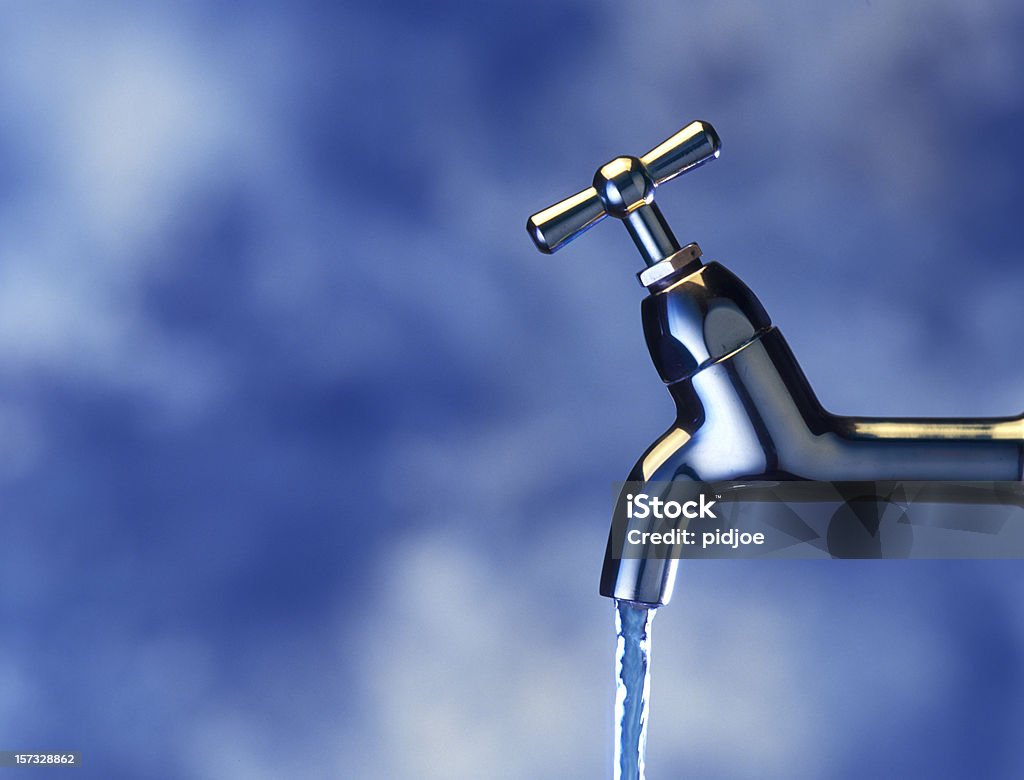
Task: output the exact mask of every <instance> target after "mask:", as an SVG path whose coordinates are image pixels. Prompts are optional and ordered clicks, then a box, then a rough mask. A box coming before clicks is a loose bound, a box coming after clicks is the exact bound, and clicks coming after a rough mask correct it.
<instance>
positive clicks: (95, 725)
mask: <svg viewBox="0 0 1024 780" xmlns="http://www.w3.org/2000/svg"><path fill="white" fill-rule="evenodd" d="M1022 33H1024V11H1022V9H1021V7H1020V5H1019V4H1016V3H1011V2H996V3H991V2H973V3H956V2H952V1H951V0H938V1H937V2H928V3H925V2H900V3H895V2H881V1H880V0H861V1H859V2H838V3H807V2H804V3H798V4H797V3H791V4H788V5H787V6H786V8H774V7H772V6H770V5H768V4H764V3H757V2H711V1H710V0H701V1H699V2H689V3H685V4H681V3H672V2H666V1H665V0H645V2H643V3H633V4H623V3H614V4H613V3H603V2H583V1H582V0H572V1H569V2H566V1H564V0H545V2H540V1H539V0H520V2H515V3H511V2H503V0H495V1H494V2H490V3H487V4H483V5H480V6H469V5H466V4H464V3H452V2H443V1H442V2H433V3H428V4H419V3H404V2H388V1H386V0H385V2H378V3H373V4H363V5H361V6H360V5H356V4H346V5H339V4H335V3H326V2H321V3H316V2H292V3H271V2H262V3H261V2H255V3H250V4H247V5H246V6H245V7H242V6H241V5H239V4H235V3H226V2H206V3H194V2H179V3H175V4H167V5H163V6H161V5H157V4H140V3H112V2H92V3H88V4H76V3H62V2H53V3H27V2H12V3H5V4H3V5H2V6H0V174H2V175H0V433H2V435H0V495H2V498H3V513H2V519H0V532H2V537H0V538H2V542H3V543H2V544H0V631H2V633H0V749H2V750H36V749H54V750H79V751H81V752H82V753H83V754H84V757H85V762H86V764H85V766H84V767H83V768H82V769H81V770H79V771H78V772H77V775H80V776H82V777H182V778H193V777H194V778H246V779H247V780H251V779H253V778H255V779H259V778H280V777H301V778H319V777H324V778H326V777H332V778H333V777H340V778H371V777H374V778H384V777H388V778H417V779H418V778H526V777H530V778H566V779H570V780H571V779H572V778H593V777H601V776H606V775H607V774H608V773H609V767H610V756H611V743H610V737H611V704H612V689H611V686H612V658H611V653H612V650H613V647H614V641H613V632H612V609H611V605H610V603H609V602H607V601H606V600H604V599H601V598H600V597H599V596H598V595H597V578H598V573H599V568H600V563H601V557H602V554H603V551H604V542H605V536H606V534H607V528H608V516H609V508H610V492H609V486H610V485H611V483H612V482H613V481H614V480H618V479H622V478H623V477H624V476H625V474H626V473H627V471H628V470H629V468H630V466H631V465H632V462H633V460H634V459H635V458H636V457H637V456H638V455H639V454H640V452H641V451H642V450H643V448H644V447H645V446H646V445H647V444H648V443H649V442H650V441H651V440H652V439H653V438H654V437H655V436H656V435H657V434H658V433H660V432H661V431H662V430H663V429H664V428H665V427H666V426H667V425H668V423H669V422H670V421H671V416H672V406H671V403H670V401H669V398H668V395H667V393H665V391H664V389H663V388H662V387H661V385H660V383H659V381H658V379H657V376H656V374H655V372H654V370H653V368H652V367H651V366H650V363H649V358H648V356H647V354H646V349H645V347H644V344H643V340H642V334H641V332H640V323H639V316H638V314H639V312H638V305H639V301H640V299H641V297H642V295H641V293H642V290H641V289H640V288H639V287H638V286H637V285H636V281H635V279H634V278H633V274H634V273H635V272H636V271H637V270H638V265H639V258H638V257H637V255H636V254H635V252H634V251H633V249H632V247H631V245H630V242H629V239H628V237H627V235H626V233H625V231H624V230H622V229H620V228H618V227H617V226H615V225H601V226H600V227H599V228H596V229H595V230H594V231H592V232H591V233H590V234H588V235H587V236H586V237H585V238H584V239H581V240H580V241H579V242H577V243H576V244H573V245H572V246H571V247H569V248H567V249H565V250H564V251H563V252H561V253H559V255H557V256H555V257H545V256H542V255H540V254H538V253H536V252H535V251H534V250H533V248H532V246H531V243H530V241H529V239H528V237H527V235H526V233H525V231H524V229H523V225H524V222H525V219H526V217H527V215H529V214H530V213H532V212H533V211H536V210H537V209H539V208H541V207H543V206H545V205H547V204H548V203H550V202H551V201H553V200H556V199H558V198H561V197H563V196H565V195H568V194H570V193H571V192H574V191H576V190H577V189H579V188H581V187H582V186H584V185H585V184H587V183H588V182H589V180H590V178H591V176H592V175H593V171H594V169H595V168H596V167H597V166H598V165H599V164H601V163H603V162H604V161H606V160H608V159H610V158H612V157H615V156H618V155H620V154H629V153H631V154H637V153H642V152H643V151H645V150H646V149H648V148H650V147H651V146H653V145H654V144H655V143H657V142H658V141H660V140H662V139H663V138H665V137H667V136H668V135H670V134H671V133H672V132H674V131H675V130H677V129H678V128H679V127H681V126H682V125H684V124H685V123H687V122H688V121H690V120H691V119H693V118H703V119H707V120H710V121H712V122H713V123H714V124H715V126H716V128H717V129H718V131H719V133H720V134H721V136H722V138H723V153H722V157H721V159H720V160H718V161H717V162H715V163H714V164H713V165H709V166H707V167H705V168H703V169H702V170H700V171H699V172H697V173H695V174H694V175H692V176H688V177H686V178H684V179H682V180H680V181H678V182H675V183H673V184H671V185H670V186H667V187H664V188H663V189H661V190H659V200H660V202H661V204H662V209H663V211H664V212H665V214H666V215H667V217H668V219H669V221H670V223H671V224H672V225H673V227H674V229H675V231H676V233H677V235H678V236H679V238H680V239H682V240H699V241H700V243H701V246H702V247H703V249H704V252H705V255H706V256H707V257H709V258H712V259H719V260H721V261H722V262H723V263H725V264H726V265H727V266H728V267H730V268H731V269H732V270H733V271H735V272H736V273H737V274H739V275H740V276H741V277H742V278H743V279H744V280H745V281H746V282H747V283H748V284H749V285H750V286H751V288H752V289H754V291H755V292H756V293H757V294H758V296H759V297H760V298H761V300H762V301H763V302H764V304H765V306H766V307H767V308H768V310H769V312H770V313H771V314H772V316H773V319H774V320H775V322H776V323H777V324H778V325H780V326H781V328H782V329H783V331H784V333H785V334H786V336H787V338H788V340H789V341H790V344H791V346H792V347H793V350H794V352H795V353H796V355H797V356H798V358H799V359H800V360H801V363H802V365H803V366H804V369H805V371H806V372H807V374H808V376H809V378H810V380H811V382H812V384H813V386H814V387H815V389H816V390H817V391H818V393H819V396H820V398H821V400H822V401H823V402H824V404H825V405H826V406H827V407H829V408H830V409H832V410H833V411H836V412H840V413H853V414H878V415H882V414H884V415H1001V414H1011V413H1018V412H1020V411H1021V408H1022V406H1024V402H1022V401H1024V362H1022V360H1021V347H1020V344H1021V334H1022V332H1024V307H1022V306H1021V303H1020V302H1021V298H1022V291H1024V264H1022V263H1021V260H1022V257H1021V251H1020V248H1019V247H1020V243H1021V238H1022V234H1024V223H1022V221H1021V219H1020V205H1021V203H1022V195H1024V170H1022V161H1024V156H1022V152H1021V146H1020V140H1019V139H1020V138H1021V137H1024V83H1022V79H1021V74H1022V73H1024V49H1022V47H1021V46H1020V40H1021V36H1022ZM1022 583H1024V568H1022V566H1021V565H1020V564H1017V563H1014V562H1009V563H1006V562H1004V563H998V564H997V563H994V562H993V563H985V562H981V563H978V562H975V563H968V562H952V563H928V562H920V561H915V562H858V563H854V562H843V563H838V562H836V563H832V562H822V563H814V564H812V563H805V562H795V561H794V562H774V563H768V562H746V563H741V562H733V561H712V562H693V563H691V564H689V565H688V567H687V570H685V571H684V572H683V573H682V576H681V580H680V583H679V586H678V587H677V589H676V598H675V600H674V602H673V603H672V605H671V606H669V607H668V608H666V609H664V610H662V611H661V613H660V614H659V615H658V616H657V619H656V621H655V625H654V689H653V712H652V725H651V732H650V756H649V773H650V775H651V777H654V778H659V777H660V778H666V777H680V776H683V775H686V776H691V777H707V778H718V777H722V778H740V777H751V778H767V777H785V778H801V777H825V776H829V777H850V778H854V777H864V776H902V777H914V776H920V777H936V776H972V777H1019V776H1020V775H1021V773H1022V771H1024V748H1022V747H1021V744H1020V740H1019V735H1020V733H1021V731H1022V728H1024V704H1022V702H1024V695H1022V694H1024V668H1022V665H1021V661H1020V659H1021V657H1022V651H1024V608H1022V606H1021V603H1022V602H1021V598H1020V593H1021V588H1022Z"/></svg>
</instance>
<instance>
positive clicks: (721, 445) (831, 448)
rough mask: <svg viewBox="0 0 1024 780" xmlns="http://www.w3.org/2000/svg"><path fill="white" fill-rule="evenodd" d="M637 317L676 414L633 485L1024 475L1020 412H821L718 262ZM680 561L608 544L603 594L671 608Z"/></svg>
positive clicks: (759, 313)
mask: <svg viewBox="0 0 1024 780" xmlns="http://www.w3.org/2000/svg"><path fill="white" fill-rule="evenodd" d="M641 311H642V317H643V323H644V334H645V336H646V338H647V346H648V349H649V350H650V353H651V357H652V359H653V360H654V363H655V366H656V367H657V368H658V373H659V374H660V375H661V378H662V380H663V381H665V383H666V384H667V385H668V390H669V393H671V395H672V397H673V399H674V400H675V403H676V410H677V416H676V420H675V423H674V424H673V425H672V426H671V427H670V428H669V429H668V430H667V431H666V432H665V433H664V434H663V435H662V436H661V437H659V438H658V440H657V441H655V442H654V443H653V444H652V445H651V446H650V447H648V448H647V450H646V451H645V452H644V454H643V455H642V456H641V457H640V458H639V460H637V462H636V465H635V466H634V467H633V470H632V471H631V472H630V474H629V476H628V477H627V480H629V481H631V482H668V481H678V480H687V481H706V482H713V481H726V480H820V481H838V480H844V481H853V480H863V481H881V480H964V481H967V480H974V481H989V480H1006V481H1012V480H1020V479H1021V477H1022V468H1024V465H1022V464H1024V415H1022V416H1020V417H1003V418H991V419H924V418H907V419H891V420H886V419H876V418H857V417H842V416H838V415H834V414H831V413H829V412H828V411H826V410H825V409H824V408H823V407H822V405H821V404H820V403H819V401H818V399H817V398H816V397H815V395H814V391H813V390H812V389H811V387H810V385H809V383H808V382H807V379H806V377H805V376H804V373H803V371H802V370H801V369H800V366H799V364H798V363H797V361H796V358H794V357H793V354H792V352H791V351H790V349H789V346H788V345H787V344H786V341H785V339H784V338H783V337H782V334H781V333H780V332H779V330H778V329H777V328H776V327H774V326H773V325H772V324H771V322H770V320H769V319H768V315H767V314H766V313H765V311H764V308H763V307H762V306H761V304H760V303H759V302H758V301H757V299H756V298H755V297H754V295H753V294H752V293H751V292H750V290H749V289H747V287H746V286H745V285H744V284H743V283H742V282H740V280H739V279H737V278H736V277H735V276H733V275H732V274H731V273H730V272H729V271H727V270H726V269H725V268H724V267H722V266H721V265H719V264H718V263H709V264H708V265H706V266H704V267H702V268H700V269H699V270H697V271H696V272H694V273H692V274H690V275H689V276H686V277H685V278H683V279H680V280H678V281H677V282H675V283H674V284H672V285H671V286H669V287H668V288H666V289H664V290H663V291H661V292H656V293H654V294H652V295H650V296H648V297H647V298H646V299H645V300H644V302H643V304H642V307H641ZM678 563H679V562H678V561H677V560H657V559H654V558H647V559H633V560H629V559H616V558H614V557H613V556H612V555H611V545H610V544H609V548H608V551H607V552H606V554H605V561H604V567H603V571H602V574H601V593H602V595H605V596H610V597H613V598H617V599H626V600H629V601H634V602H638V603H642V604H649V605H659V604H666V603H668V601H669V599H670V598H671V596H672V589H673V586H674V582H675V577H676V571H677V567H678Z"/></svg>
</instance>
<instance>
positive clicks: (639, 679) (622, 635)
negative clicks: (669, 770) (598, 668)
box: [615, 601, 654, 780]
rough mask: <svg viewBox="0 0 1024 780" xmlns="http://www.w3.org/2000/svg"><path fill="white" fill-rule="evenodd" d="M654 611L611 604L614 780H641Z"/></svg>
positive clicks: (629, 603)
mask: <svg viewBox="0 0 1024 780" xmlns="http://www.w3.org/2000/svg"><path fill="white" fill-rule="evenodd" d="M653 620H654V610H653V609H647V607H643V606H641V605H639V604H633V603H631V602H628V601H616V602H615V633H616V635H617V638H616V646H615V780H643V779H644V760H645V754H646V752H647V715H648V707H649V704H650V697H651V669H650V661H651V621H653Z"/></svg>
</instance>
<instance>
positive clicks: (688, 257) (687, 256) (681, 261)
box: [636, 243, 702, 292]
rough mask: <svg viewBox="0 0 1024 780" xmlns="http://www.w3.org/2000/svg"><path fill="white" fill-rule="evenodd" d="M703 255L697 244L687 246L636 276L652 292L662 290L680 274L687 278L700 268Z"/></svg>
mask: <svg viewBox="0 0 1024 780" xmlns="http://www.w3.org/2000/svg"><path fill="white" fill-rule="evenodd" d="M701 254H702V253H701V251H700V247H699V246H697V244H695V243H690V244H687V245H686V246H684V247H683V248H682V249H680V250H679V251H678V252H676V253H675V254H674V255H669V256H668V257H666V258H665V259H664V260H662V261H661V262H658V263H655V264H654V265H652V266H651V267H649V268H645V269H644V270H642V271H641V272H640V273H638V274H637V275H636V278H637V279H639V280H640V284H642V285H643V286H644V287H646V288H647V289H648V290H650V291H651V292H656V291H658V290H662V289H664V288H665V287H667V286H668V285H669V284H671V282H672V280H673V279H675V278H676V277H677V276H678V275H680V274H679V273H678V272H682V274H681V275H683V276H685V275H686V274H688V273H690V272H691V271H694V270H696V269H697V268H700V258H701Z"/></svg>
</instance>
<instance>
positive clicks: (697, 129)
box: [526, 122, 721, 265]
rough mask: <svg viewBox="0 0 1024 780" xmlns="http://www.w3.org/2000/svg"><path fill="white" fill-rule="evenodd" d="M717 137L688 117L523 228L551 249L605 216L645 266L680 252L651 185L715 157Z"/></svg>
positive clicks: (542, 248) (542, 246)
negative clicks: (617, 223)
mask: <svg viewBox="0 0 1024 780" xmlns="http://www.w3.org/2000/svg"><path fill="white" fill-rule="evenodd" d="M720 148H721V141H720V140H719V138H718V133H716V132H715V129H714V128H713V127H712V126H711V125H710V124H708V123H707V122H691V123H690V124H688V125H687V126H686V127H684V128H683V129H682V130H680V131H679V132H678V133H676V134H675V135H673V136H672V137H671V138H669V139H668V140H666V141H664V142H662V143H660V144H658V146H656V147H655V148H653V149H652V150H651V151H649V152H647V154H645V155H643V156H642V157H640V158H636V157H618V158H616V159H614V160H612V161H611V162H609V163H607V164H605V165H602V166H601V167H600V168H599V169H598V171H597V173H596V174H594V182H593V186H591V187H588V188H587V189H585V190H582V191H581V192H577V193H576V194H575V195H572V196H570V197H568V198H566V199H565V200H562V201H559V202H558V203H555V204H554V205H552V206H549V207H548V208H546V209H544V210H543V211H539V212H537V213H536V214H534V215H533V216H532V217H530V218H529V220H527V223H526V229H527V231H528V232H529V233H530V236H531V237H532V238H533V241H534V243H535V244H536V245H537V248H538V249H540V251H542V252H545V253H549V254H550V253H551V252H554V251H555V250H557V249H559V248H560V247H562V246H563V245H565V244H566V243H568V242H569V241H571V240H572V239H574V238H576V237H577V236H579V235H580V234H581V233H583V232H584V231H585V230H587V229H588V228H590V227H592V226H593V225H596V224H597V223H598V222H600V221H601V220H602V219H603V218H604V217H606V216H613V217H616V218H617V219H621V220H623V221H624V222H625V223H626V229H627V230H628V231H629V234H630V236H631V237H632V238H633V242H634V243H635V244H636V246H637V249H638V250H640V254H641V256H642V257H643V258H644V262H645V263H646V264H647V265H654V264H655V263H657V262H659V261H661V260H663V259H664V258H666V257H668V256H670V255H672V254H674V253H675V252H678V251H679V243H678V242H677V241H676V238H675V236H674V235H672V230H671V229H670V228H669V226H668V223H667V222H665V218H664V217H663V216H662V214H661V211H660V210H659V209H658V206H657V204H656V203H655V202H654V189H655V187H657V186H658V185H659V184H663V183H664V182H666V181H669V180H670V179H673V178H675V177H676V176H678V175H679V174H681V173H686V172H687V171H690V170H692V169H694V168H696V167H697V166H699V165H701V164H703V163H705V162H707V161H708V160H713V159H715V158H716V157H718V152H719V149H720Z"/></svg>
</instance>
